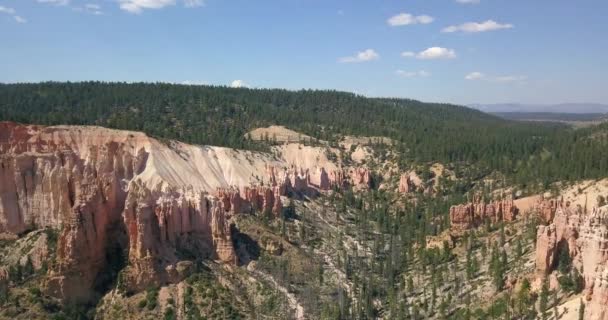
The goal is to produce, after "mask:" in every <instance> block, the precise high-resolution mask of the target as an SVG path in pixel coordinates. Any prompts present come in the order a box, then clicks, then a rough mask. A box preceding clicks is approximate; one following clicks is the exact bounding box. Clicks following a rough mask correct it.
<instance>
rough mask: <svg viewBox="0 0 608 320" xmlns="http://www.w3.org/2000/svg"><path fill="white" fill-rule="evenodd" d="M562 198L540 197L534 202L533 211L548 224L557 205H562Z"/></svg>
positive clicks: (553, 215)
mask: <svg viewBox="0 0 608 320" xmlns="http://www.w3.org/2000/svg"><path fill="white" fill-rule="evenodd" d="M564 205H565V204H564V200H563V199H560V200H557V199H544V198H541V199H540V200H539V201H537V202H536V203H535V204H534V211H535V212H536V213H537V214H538V217H539V218H540V219H541V221H542V222H543V223H545V224H549V223H551V222H552V221H553V218H554V217H555V212H556V211H557V209H558V208H559V207H564Z"/></svg>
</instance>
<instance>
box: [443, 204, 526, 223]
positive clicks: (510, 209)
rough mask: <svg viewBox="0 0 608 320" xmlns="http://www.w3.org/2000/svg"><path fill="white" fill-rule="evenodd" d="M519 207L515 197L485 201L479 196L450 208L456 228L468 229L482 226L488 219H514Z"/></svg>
mask: <svg viewBox="0 0 608 320" xmlns="http://www.w3.org/2000/svg"><path fill="white" fill-rule="evenodd" d="M517 213H518V210H517V207H515V205H514V204H513V199H512V198H508V199H505V200H499V201H493V202H490V203H485V202H484V201H482V200H481V199H479V198H477V199H475V200H474V201H473V202H469V203H467V204H461V205H457V206H452V207H451V208H450V223H451V225H452V228H454V229H456V230H467V229H471V228H476V227H478V226H480V225H481V224H482V223H483V222H484V221H485V220H486V219H489V220H490V221H491V222H492V223H496V222H499V221H513V220H515V219H516V217H517Z"/></svg>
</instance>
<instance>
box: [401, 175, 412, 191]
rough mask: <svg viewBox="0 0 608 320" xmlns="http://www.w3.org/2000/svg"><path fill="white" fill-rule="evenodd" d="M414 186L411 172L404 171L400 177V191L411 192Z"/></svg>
mask: <svg viewBox="0 0 608 320" xmlns="http://www.w3.org/2000/svg"><path fill="white" fill-rule="evenodd" d="M411 188H412V181H411V180H410V175H409V173H404V174H402V175H401V178H400V179H399V193H409V192H410V191H411Z"/></svg>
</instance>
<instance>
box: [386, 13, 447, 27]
mask: <svg viewBox="0 0 608 320" xmlns="http://www.w3.org/2000/svg"><path fill="white" fill-rule="evenodd" d="M433 21H435V18H433V17H431V16H427V15H419V16H415V15H413V14H410V13H405V12H404V13H400V14H398V15H396V16H392V17H390V18H389V19H388V20H386V23H388V24H389V25H390V26H393V27H399V26H407V25H411V24H429V23H431V22H433Z"/></svg>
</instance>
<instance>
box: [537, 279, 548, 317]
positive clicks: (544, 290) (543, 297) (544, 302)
mask: <svg viewBox="0 0 608 320" xmlns="http://www.w3.org/2000/svg"><path fill="white" fill-rule="evenodd" d="M548 302H549V282H548V280H547V278H546V277H545V278H544V279H543V284H542V287H541V289H540V297H539V304H538V307H539V311H540V312H541V316H542V318H543V319H547V306H548Z"/></svg>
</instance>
